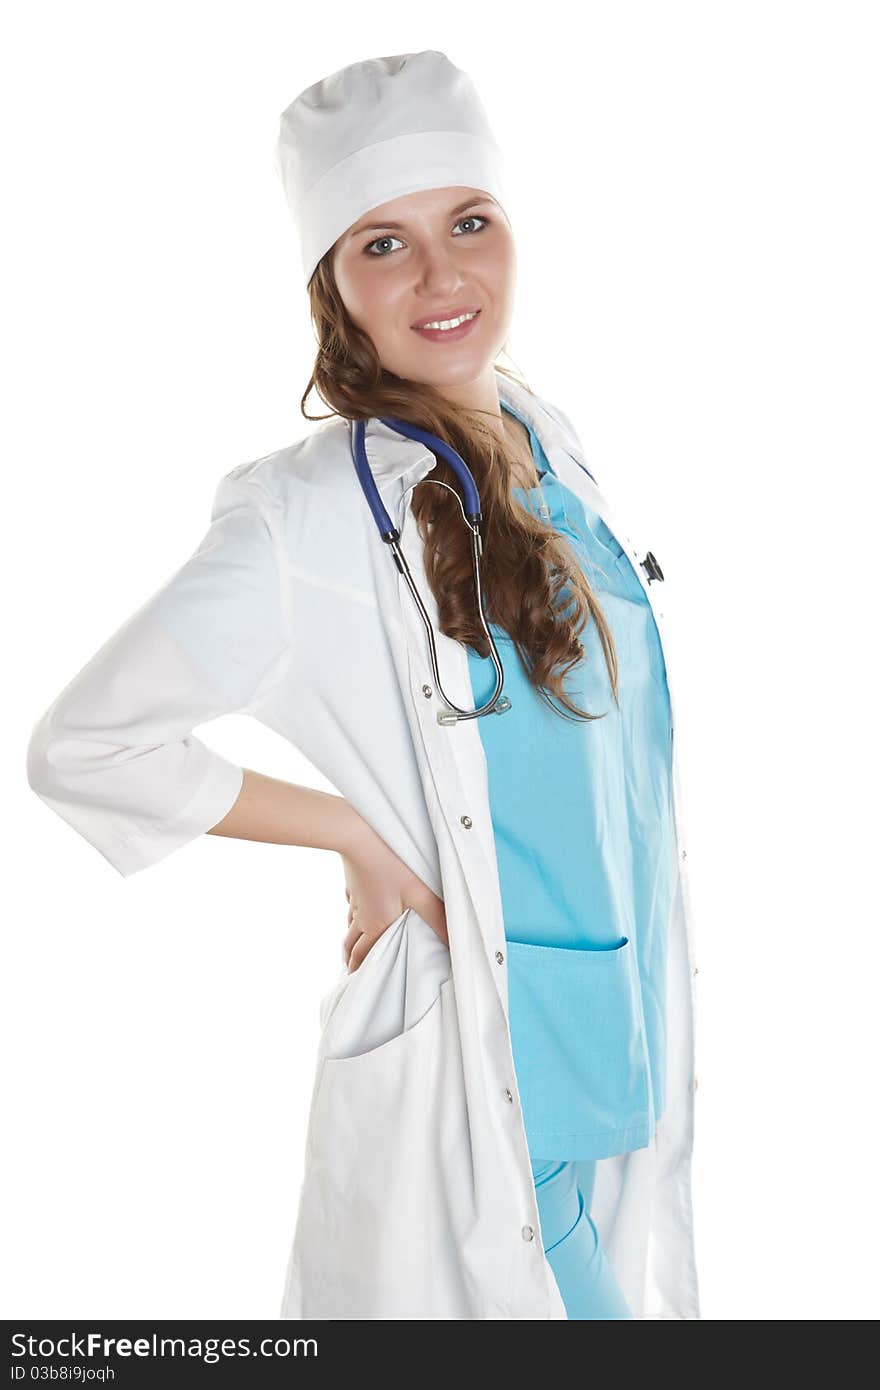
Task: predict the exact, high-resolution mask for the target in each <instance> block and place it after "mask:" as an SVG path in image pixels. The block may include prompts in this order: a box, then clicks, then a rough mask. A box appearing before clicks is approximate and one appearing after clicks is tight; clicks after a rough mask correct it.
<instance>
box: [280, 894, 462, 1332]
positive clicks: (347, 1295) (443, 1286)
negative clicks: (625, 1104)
mask: <svg viewBox="0 0 880 1390" xmlns="http://www.w3.org/2000/svg"><path fill="white" fill-rule="evenodd" d="M390 931H396V938H392V941H391V942H390V943H389V945H388V947H386V949H385V951H383V952H382V954H381V956H380V957H379V958H378V960H377V964H376V968H374V970H373V971H372V973H371V975H369V976H367V977H365V981H362V982H361V988H360V990H359V994H360V996H361V997H357V998H356V996H355V993H354V988H355V981H357V978H358V976H359V975H360V971H361V970H363V968H364V967H363V966H361V967H360V970H358V971H356V972H355V974H354V976H353V977H352V985H351V986H350V987H349V990H348V991H347V992H346V994H345V996H344V999H343V1001H342V1003H343V1004H345V1005H347V1006H349V1007H348V1008H347V1009H346V1010H345V1013H344V1014H343V1012H342V1008H341V1006H340V1007H339V1008H337V1010H336V1012H335V1013H334V1014H333V1015H332V1017H331V1020H330V1025H331V1026H330V1029H329V1030H328V1036H327V1037H326V1039H325V1040H324V1045H323V1047H322V1056H321V1060H320V1062H319V1069H318V1075H317V1079H316V1083H315V1089H314V1093H313V1100H312V1106H311V1112H310V1118H309V1131H308V1140H307V1153H306V1168H305V1179H304V1183H303V1188H302V1193H301V1198H300V1205H299V1215H298V1221H297V1231H296V1236H295V1240H294V1250H293V1254H292V1258H291V1264H290V1270H289V1276H288V1285H287V1291H286V1294H285V1304H284V1307H285V1310H286V1311H285V1312H283V1314H282V1316H289V1315H291V1310H295V1316H297V1317H301V1318H309V1317H313V1316H317V1317H323V1318H333V1319H336V1318H339V1319H342V1318H345V1319H353V1318H355V1319H356V1318H379V1317H382V1318H413V1319H416V1318H418V1319H424V1318H426V1317H428V1318H432V1317H437V1318H462V1317H466V1316H467V1308H468V1302H467V1298H468V1294H467V1288H466V1284H465V1279H464V1274H463V1272H462V1267H461V1252H460V1250H459V1249H457V1247H456V1239H455V1235H454V1232H455V1220H454V1214H455V1211H456V1210H457V1206H456V1204H457V1203H460V1201H461V1193H462V1192H463V1191H465V1192H466V1191H467V1190H468V1188H469V1185H470V1184H471V1183H472V1180H473V1174H472V1171H471V1156H470V1146H469V1144H468V1142H467V1141H468V1134H469V1131H468V1120H467V1108H466V1098H465V1092H464V1088H463V1087H462V1084H461V1066H462V1063H461V1045H460V1038H459V1032H458V1018H457V1007H456V1001H455V993H454V982H453V979H452V976H451V973H450V969H449V960H450V957H449V952H448V948H447V947H445V946H444V945H443V943H442V942H441V941H440V940H439V938H438V937H437V936H436V934H435V933H434V932H433V930H432V928H431V927H429V926H428V924H427V923H425V922H424V921H423V920H422V919H421V918H420V917H418V916H417V914H415V913H413V914H412V915H411V916H410V917H409V919H408V925H407V926H406V930H405V931H404V930H403V924H400V925H398V926H397V927H396V928H392V929H389V933H386V935H388V934H390ZM427 932H430V933H431V935H432V936H433V937H434V942H436V947H435V946H434V945H433V944H432V942H431V941H430V940H429V938H428V937H427V936H426V935H425V933H427ZM408 933H412V935H411V938H410V942H409V947H410V956H411V958H410V966H411V970H412V975H411V977H410V978H409V981H408V982H407V979H406V976H405V974H404V973H401V971H400V967H399V965H398V960H399V957H400V955H401V951H402V949H403V947H402V943H401V945H398V946H397V947H395V939H397V940H398V941H399V939H400V938H401V937H402V936H403V937H405V936H406V935H407V934H408ZM383 939H384V938H383ZM377 944H380V943H377ZM373 949H375V947H374V948H373ZM441 950H442V951H443V952H445V953H446V960H445V962H444V960H443V958H442V956H441V954H440V951H441ZM416 956H418V961H419V964H418V966H415V965H414V960H415V957H416ZM364 964H366V961H365V962H364ZM383 989H387V990H388V995H389V998H387V999H383V998H382V990H383ZM376 1011H378V1012H379V1013H381V1017H382V1020H383V1021H382V1024H381V1026H380V1025H379V1024H378V1023H376V1022H375V1020H374V1021H372V1022H371V1021H370V1019H371V1015H372V1013H373V1012H376ZM427 1193H430V1194H431V1198H430V1200H428V1199H427V1197H426V1194H427ZM438 1193H442V1194H443V1197H442V1199H441V1200H438ZM404 1270H405V1274H404V1273H403V1271H404Z"/></svg>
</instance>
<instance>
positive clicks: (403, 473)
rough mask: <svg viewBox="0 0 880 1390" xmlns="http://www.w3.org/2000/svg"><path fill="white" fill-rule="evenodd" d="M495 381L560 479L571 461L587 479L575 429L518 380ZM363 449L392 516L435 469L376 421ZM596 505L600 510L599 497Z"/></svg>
mask: <svg viewBox="0 0 880 1390" xmlns="http://www.w3.org/2000/svg"><path fill="white" fill-rule="evenodd" d="M495 379H496V382H497V386H498V397H499V400H501V401H503V402H505V404H507V405H510V406H511V407H512V408H513V409H514V410H515V411H516V412H517V414H519V415H520V416H522V418H523V419H525V420H527V421H528V423H529V424H530V425H531V427H532V429H533V430H534V431H535V434H536V435H537V437H538V439H539V441H540V443H541V447H542V448H543V450H544V453H545V454H546V455H547V457H548V459H549V460H550V464H551V466H553V468H554V470H555V471H557V472H561V473H562V474H563V475H564V474H565V473H566V471H567V469H569V468H570V467H571V464H572V463H575V464H578V465H579V466H580V468H581V469H583V470H584V474H585V477H586V478H591V477H592V475H591V474H590V472H589V469H588V468H587V464H586V460H585V458H584V455H583V451H582V449H581V447H580V444H579V442H578V439H577V437H576V435H575V434H574V432H573V430H571V429H569V428H568V427H567V425H565V424H564V423H563V422H562V421H561V420H560V419H559V418H558V417H556V416H555V415H553V414H551V411H550V408H549V407H548V406H547V405H546V404H545V403H544V401H542V400H541V398H540V397H539V396H537V395H535V394H534V393H533V392H530V391H528V390H526V388H525V387H523V386H521V385H520V384H519V382H517V381H515V380H513V379H512V378H510V377H508V376H505V375H504V374H503V373H502V372H499V371H498V370H497V369H496V372H495ZM350 429H351V433H352V440H353V435H354V422H351V423H350ZM364 447H365V448H366V452H367V460H368V462H369V464H370V467H371V469H372V473H373V477H374V478H375V480H376V486H377V488H378V489H379V493H380V495H381V497H382V500H383V501H384V502H385V505H386V506H387V507H388V508H389V510H390V511H392V515H393V508H394V507H396V506H398V504H399V503H400V501H401V499H402V497H403V496H404V495H405V494H406V493H407V492H409V491H410V489H411V488H413V487H414V486H415V484H416V483H418V482H420V481H421V479H422V478H424V477H425V475H426V474H427V473H429V472H430V471H431V469H432V468H435V467H436V465H437V460H436V458H435V457H434V455H433V454H432V453H431V451H430V449H427V448H426V447H425V446H424V445H423V444H420V443H419V442H418V440H414V439H409V438H407V437H406V436H405V435H402V434H398V433H397V431H396V430H393V429H391V428H390V427H389V426H388V425H384V424H383V423H382V421H381V420H379V419H376V418H373V419H370V420H368V421H367V422H366V428H365V431H364ZM560 461H561V462H560ZM465 462H467V460H465ZM596 502H597V503H598V504H599V506H601V499H600V498H599V496H598V494H597V495H596ZM597 510H598V507H597Z"/></svg>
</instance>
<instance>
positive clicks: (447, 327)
mask: <svg viewBox="0 0 880 1390" xmlns="http://www.w3.org/2000/svg"><path fill="white" fill-rule="evenodd" d="M479 313H480V310H479V309H463V310H462V311H461V312H460V313H458V314H455V315H453V316H452V317H450V318H437V319H427V320H426V321H425V322H424V323H414V324H413V325H412V326H413V328H414V329H415V330H416V332H421V331H422V330H424V329H426V328H427V329H430V330H431V332H434V333H449V332H451V331H452V330H453V329H455V328H461V326H462V324H465V323H470V322H471V321H472V320H473V319H475V318H476V317H477V315H478V314H479Z"/></svg>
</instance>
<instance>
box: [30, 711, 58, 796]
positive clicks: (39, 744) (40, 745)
mask: <svg viewBox="0 0 880 1390" xmlns="http://www.w3.org/2000/svg"><path fill="white" fill-rule="evenodd" d="M53 756H54V755H53V747H52V736H51V734H50V731H49V720H48V716H47V715H43V716H42V717H41V718H40V719H39V720H38V721H37V723H36V724H35V725H34V727H33V729H32V731H31V736H30V739H29V740H28V746H27V754H26V758H25V768H26V771H27V779H28V785H29V786H30V788H31V790H32V791H34V792H36V793H37V795H38V796H45V795H46V794H47V793H48V792H50V791H51V788H52V785H53V771H54V764H53Z"/></svg>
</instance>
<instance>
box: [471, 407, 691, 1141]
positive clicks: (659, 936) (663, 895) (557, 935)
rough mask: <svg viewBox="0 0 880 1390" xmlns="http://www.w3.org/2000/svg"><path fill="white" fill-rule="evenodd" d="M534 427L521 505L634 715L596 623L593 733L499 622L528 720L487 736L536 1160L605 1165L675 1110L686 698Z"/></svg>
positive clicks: (578, 697)
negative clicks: (572, 577) (552, 545)
mask: <svg viewBox="0 0 880 1390" xmlns="http://www.w3.org/2000/svg"><path fill="white" fill-rule="evenodd" d="M503 408H504V409H508V408H509V407H508V406H507V405H506V404H505V405H504V406H503ZM511 414H516V412H514V411H511ZM517 418H521V417H519V416H517ZM523 424H525V425H526V427H527V428H528V429H529V434H530V438H531V444H532V453H533V457H534V461H535V466H536V470H537V471H538V474H539V477H540V483H539V484H538V486H536V487H532V488H522V487H517V488H513V489H512V493H513V496H514V497H516V498H517V499H518V500H519V501H520V502H521V503H522V505H523V506H526V507H528V508H529V509H530V510H531V511H533V512H534V513H535V514H536V515H539V516H540V517H541V518H542V519H543V520H545V521H546V522H547V523H548V524H550V525H552V526H553V527H554V529H555V530H556V531H558V532H560V533H561V534H562V535H564V536H565V537H566V539H567V540H568V541H569V542H570V544H571V546H572V548H573V550H574V553H575V555H576V557H577V560H578V562H579V564H580V565H581V566H582V568H583V570H584V572H585V574H586V577H587V580H588V582H589V583H590V585H591V587H592V589H593V592H594V594H595V595H596V599H597V601H598V603H599V605H600V607H601V609H602V611H603V613H604V615H605V618H606V620H607V622H608V624H609V626H610V628H611V631H612V635H613V638H614V642H615V646H616V649H617V658H618V692H619V701H620V704H619V707H618V706H617V705H616V704H615V702H614V698H613V695H612V692H611V685H610V681H609V677H608V672H607V670H606V666H605V658H604V655H603V653H602V648H601V644H600V642H599V640H598V636H597V633H596V628H595V624H594V623H593V621H592V620H590V621H588V623H587V625H586V627H585V628H584V629H583V631H582V632H581V633H580V639H581V642H582V643H583V646H584V650H585V659H584V660H583V661H581V662H580V663H578V666H577V667H575V668H574V669H573V670H571V671H569V673H568V675H567V676H566V679H565V689H566V691H567V692H568V694H569V696H570V698H571V699H572V700H573V701H574V703H575V704H576V705H577V706H578V707H579V708H580V709H583V710H587V711H589V712H590V713H592V714H602V716H603V717H602V718H601V719H595V720H592V721H583V720H578V721H576V722H575V721H573V720H572V719H571V717H570V716H569V717H564V716H563V715H560V714H558V713H556V712H554V710H551V709H550V708H548V706H547V705H546V703H545V702H544V701H543V700H542V699H541V697H540V696H538V694H537V692H536V691H535V690H534V689H533V687H532V686H531V685H530V683H529V681H528V678H527V676H526V674H525V672H524V671H523V669H522V667H521V665H520V662H519V658H518V656H517V653H516V649H515V647H514V646H513V644H512V642H511V641H510V638H509V637H508V636H507V634H506V633H505V632H504V630H503V629H502V628H500V627H499V626H498V625H497V624H491V631H492V635H493V637H494V638H495V641H496V644H497V646H498V652H499V655H500V657H501V661H502V664H503V666H504V694H505V695H507V696H508V697H509V698H510V700H511V708H510V709H509V710H507V711H505V712H504V713H502V714H490V715H483V716H481V717H480V718H479V719H478V720H477V721H476V723H477V727H478V728H479V730H480V735H481V739H482V743H483V747H484V750H485V753H486V761H487V768H488V778H489V797H490V805H491V811H492V821H493V828H494V832H495V844H496V851H497V857H498V871H499V878H500V884H501V897H502V906H503V911H504V923H505V935H506V937H507V946H508V949H507V963H508V1002H509V1015H510V1028H511V1040H512V1046H513V1054H514V1062H515V1067H516V1073H517V1081H518V1086H519V1091H520V1101H521V1104H522V1109H523V1117H524V1122H525V1127H526V1134H527V1137H528V1141H529V1147H530V1149H531V1153H532V1156H533V1157H545V1158H546V1157H553V1158H559V1159H575V1158H580V1159H587V1158H602V1157H607V1156H609V1155H611V1154H615V1153H625V1152H628V1151H630V1150H631V1149H636V1148H642V1147H644V1146H645V1145H646V1144H648V1143H649V1142H650V1139H651V1137H652V1134H653V1127H654V1124H655V1123H656V1120H657V1119H658V1118H659V1115H660V1113H661V1111H662V1108H663V1081H664V1070H665V1054H666V1048H665V1042H666V1032H665V1021H664V1014H665V973H666V935H667V932H666V927H667V921H668V917H669V909H670V892H671V884H672V882H673V878H672V856H673V854H674V842H673V820H672V816H673V811H672V781H671V778H672V742H671V741H672V733H671V722H670V706H669V693H668V689H667V684H666V670H665V665H664V661H663V654H662V649H661V646H660V640H659V636H658V633H657V629H656V625H655V623H654V619H653V614H652V612H651V607H650V604H649V603H648V600H647V597H646V595H645V592H644V590H643V589H642V586H641V584H640V582H639V579H638V577H637V575H636V573H635V571H634V569H633V567H632V565H631V563H630V561H629V559H628V557H627V555H626V553H625V551H624V550H623V548H622V547H621V546H620V545H619V544H618V542H617V540H616V539H615V537H614V536H613V534H612V533H611V531H610V530H609V529H608V527H607V526H606V525H605V524H604V522H603V521H602V520H601V519H600V518H599V517H598V516H597V515H596V513H595V512H593V511H592V510H591V509H590V508H588V507H586V506H585V504H584V503H582V502H581V500H580V498H579V497H577V496H576V494H575V493H573V492H572V491H571V490H570V489H569V488H567V487H566V486H565V484H564V483H563V482H562V481H561V479H560V478H558V477H557V475H556V474H555V473H554V472H553V469H552V468H551V466H550V462H549V460H548V459H547V456H546V454H545V453H544V451H543V449H542V447H541V444H540V442H539V440H538V438H537V436H536V435H535V433H534V431H533V430H532V429H531V427H530V426H529V425H528V422H527V421H523ZM468 662H469V669H470V676H471V682H472V686H473V692H474V698H475V700H476V701H477V703H480V704H481V703H483V702H484V701H486V700H487V699H488V698H489V696H490V695H491V693H492V690H493V689H494V684H495V671H494V667H493V665H492V660H491V658H490V657H488V656H486V657H480V656H479V655H478V654H477V653H476V652H475V651H474V650H473V648H471V647H469V648H468ZM560 708H561V707H560Z"/></svg>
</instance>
